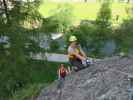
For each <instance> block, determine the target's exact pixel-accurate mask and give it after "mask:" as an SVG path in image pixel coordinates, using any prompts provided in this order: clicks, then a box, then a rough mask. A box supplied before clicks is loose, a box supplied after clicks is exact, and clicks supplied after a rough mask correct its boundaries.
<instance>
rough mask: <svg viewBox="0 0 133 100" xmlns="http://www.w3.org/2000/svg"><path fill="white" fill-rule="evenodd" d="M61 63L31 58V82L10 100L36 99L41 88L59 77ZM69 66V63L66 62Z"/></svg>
mask: <svg viewBox="0 0 133 100" xmlns="http://www.w3.org/2000/svg"><path fill="white" fill-rule="evenodd" d="M60 64H61V63H57V62H47V61H41V60H30V61H29V67H30V68H31V71H30V74H31V79H32V81H31V83H29V84H28V85H26V86H25V87H24V88H23V89H20V90H18V91H16V93H15V94H14V95H13V96H12V97H11V98H10V99H9V100H35V98H36V96H37V95H38V94H39V93H40V90H41V89H42V88H44V87H45V86H47V84H50V83H51V82H53V81H54V80H55V79H57V76H58V75H57V69H58V66H59V65H60ZM64 65H65V66H67V63H64Z"/></svg>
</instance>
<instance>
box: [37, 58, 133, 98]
mask: <svg viewBox="0 0 133 100" xmlns="http://www.w3.org/2000/svg"><path fill="white" fill-rule="evenodd" d="M129 75H133V58H132V57H130V58H128V57H123V58H121V57H112V58H106V59H103V60H99V61H97V62H96V63H95V64H94V65H92V66H90V67H89V68H86V69H84V70H81V71H79V72H77V73H72V74H71V75H69V76H67V78H66V80H65V81H64V87H63V88H62V89H61V92H60V93H59V92H58V90H59V89H57V84H58V81H55V82H53V83H52V84H51V85H50V86H49V87H47V88H44V89H42V91H41V92H40V95H39V96H38V97H37V99H36V100H128V98H129V97H128V95H129V92H128V89H129V80H128V76H129Z"/></svg>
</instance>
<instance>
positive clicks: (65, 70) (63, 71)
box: [57, 64, 70, 89]
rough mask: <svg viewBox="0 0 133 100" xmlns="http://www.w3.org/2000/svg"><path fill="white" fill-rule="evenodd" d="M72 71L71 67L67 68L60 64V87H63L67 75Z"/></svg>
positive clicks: (58, 72)
mask: <svg viewBox="0 0 133 100" xmlns="http://www.w3.org/2000/svg"><path fill="white" fill-rule="evenodd" d="M69 73H70V67H68V68H65V66H64V64H61V65H60V66H59V69H58V71H57V74H58V81H59V84H58V89H60V88H62V86H63V82H64V80H65V77H66V76H67V75H68V74H69Z"/></svg>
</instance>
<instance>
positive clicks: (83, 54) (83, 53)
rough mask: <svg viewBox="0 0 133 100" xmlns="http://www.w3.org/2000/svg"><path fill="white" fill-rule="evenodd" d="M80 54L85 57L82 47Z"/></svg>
mask: <svg viewBox="0 0 133 100" xmlns="http://www.w3.org/2000/svg"><path fill="white" fill-rule="evenodd" d="M81 54H82V55H83V56H84V57H85V58H87V56H86V54H85V52H84V51H83V50H82V49H81Z"/></svg>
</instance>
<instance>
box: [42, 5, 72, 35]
mask: <svg viewBox="0 0 133 100" xmlns="http://www.w3.org/2000/svg"><path fill="white" fill-rule="evenodd" d="M53 12H54V13H53V14H52V16H51V17H49V18H46V19H44V21H43V26H42V30H43V31H44V32H47V33H48V32H65V31H66V30H68V29H69V27H70V26H71V25H72V20H73V15H72V7H71V6H70V5H68V4H65V5H62V6H61V5H59V6H58V7H57V9H55V11H53Z"/></svg>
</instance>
